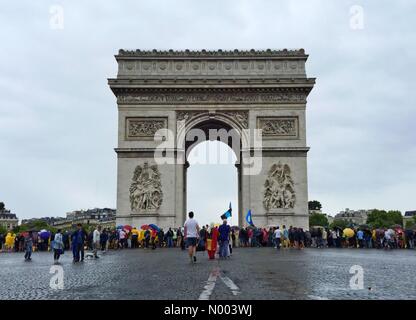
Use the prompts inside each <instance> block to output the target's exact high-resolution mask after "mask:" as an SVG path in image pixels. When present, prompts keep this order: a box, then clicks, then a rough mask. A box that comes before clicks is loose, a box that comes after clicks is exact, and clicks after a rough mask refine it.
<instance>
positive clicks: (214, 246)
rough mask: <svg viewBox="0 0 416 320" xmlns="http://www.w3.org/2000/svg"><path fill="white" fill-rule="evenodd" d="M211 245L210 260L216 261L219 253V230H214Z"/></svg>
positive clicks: (208, 249)
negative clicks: (216, 254)
mask: <svg viewBox="0 0 416 320" xmlns="http://www.w3.org/2000/svg"><path fill="white" fill-rule="evenodd" d="M209 240H210V241H209V242H210V245H207V246H206V247H207V251H208V257H209V259H215V253H216V252H217V241H218V228H217V227H215V228H212V230H211V234H210V239H209Z"/></svg>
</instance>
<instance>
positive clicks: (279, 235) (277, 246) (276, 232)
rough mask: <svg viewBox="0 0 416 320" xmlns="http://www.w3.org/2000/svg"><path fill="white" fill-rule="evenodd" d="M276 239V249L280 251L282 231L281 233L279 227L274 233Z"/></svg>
mask: <svg viewBox="0 0 416 320" xmlns="http://www.w3.org/2000/svg"><path fill="white" fill-rule="evenodd" d="M274 238H275V240H276V248H277V250H280V239H281V238H282V231H280V229H279V226H277V227H276V230H275V231H274Z"/></svg>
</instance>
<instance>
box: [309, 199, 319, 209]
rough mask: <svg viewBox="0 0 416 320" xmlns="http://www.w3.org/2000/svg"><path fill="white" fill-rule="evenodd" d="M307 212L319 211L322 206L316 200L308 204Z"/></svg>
mask: <svg viewBox="0 0 416 320" xmlns="http://www.w3.org/2000/svg"><path fill="white" fill-rule="evenodd" d="M308 209H309V210H321V209H322V204H321V203H320V202H319V201H318V200H313V201H309V202H308Z"/></svg>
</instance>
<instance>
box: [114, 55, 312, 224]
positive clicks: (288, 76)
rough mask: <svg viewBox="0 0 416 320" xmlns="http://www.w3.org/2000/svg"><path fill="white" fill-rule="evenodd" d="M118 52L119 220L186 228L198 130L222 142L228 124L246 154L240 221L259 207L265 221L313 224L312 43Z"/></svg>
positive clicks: (257, 219)
mask: <svg viewBox="0 0 416 320" xmlns="http://www.w3.org/2000/svg"><path fill="white" fill-rule="evenodd" d="M115 57H116V60H117V62H118V73H117V78H114V79H109V80H108V83H109V86H110V88H111V90H112V91H113V93H114V94H115V96H116V97H117V104H118V128H119V129H118V147H117V148H116V149H115V150H116V153H117V157H118V164H117V165H118V168H117V171H118V173H117V224H130V225H134V226H140V225H142V224H146V223H156V224H159V225H160V226H162V227H165V228H166V227H168V226H180V225H182V224H183V222H184V219H185V214H186V210H187V208H186V171H187V161H186V155H187V154H188V152H189V150H190V149H191V148H192V146H194V145H195V143H196V142H197V140H198V137H197V134H195V132H194V131H195V129H199V131H197V132H202V133H205V137H206V139H215V140H217V139H218V138H217V137H209V132H210V129H211V130H212V129H222V131H224V132H226V133H227V134H228V136H227V140H226V141H225V142H226V143H228V144H229V145H230V146H232V148H233V150H234V151H235V152H236V154H237V155H238V158H239V161H238V163H237V164H236V166H237V168H238V193H239V211H240V212H239V213H238V214H239V224H240V225H243V224H244V223H245V222H244V216H245V214H246V212H247V211H248V210H249V209H251V211H252V217H253V221H254V223H255V224H256V225H258V226H267V225H282V224H286V225H293V226H300V227H304V228H305V227H307V226H308V204H307V202H308V185H307V171H306V168H307V161H306V155H307V152H308V150H309V148H308V147H307V146H306V128H305V108H306V98H307V96H308V94H309V92H310V91H311V90H312V88H313V86H314V84H315V79H314V78H307V76H306V73H305V62H306V60H307V58H308V56H307V55H306V54H305V52H304V50H303V49H300V50H264V51H256V50H250V51H239V50H234V51H222V50H218V51H206V50H202V51H189V50H185V51H173V50H169V51H157V50H153V51H142V50H133V51H127V50H120V51H119V53H118V55H116V56H115ZM234 136H237V140H235V139H234V138H235V137H234ZM238 137H239V138H240V139H239V140H238ZM234 141H238V143H234ZM188 209H191V208H188ZM233 214H234V215H236V214H237V213H235V212H234V213H233Z"/></svg>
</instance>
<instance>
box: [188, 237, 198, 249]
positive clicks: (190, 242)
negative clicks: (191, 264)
mask: <svg viewBox="0 0 416 320" xmlns="http://www.w3.org/2000/svg"><path fill="white" fill-rule="evenodd" d="M186 244H187V245H188V247H195V246H196V238H186Z"/></svg>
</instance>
